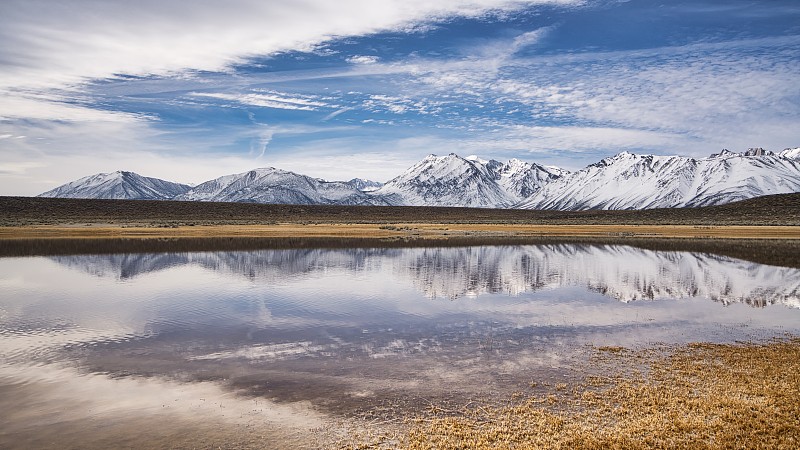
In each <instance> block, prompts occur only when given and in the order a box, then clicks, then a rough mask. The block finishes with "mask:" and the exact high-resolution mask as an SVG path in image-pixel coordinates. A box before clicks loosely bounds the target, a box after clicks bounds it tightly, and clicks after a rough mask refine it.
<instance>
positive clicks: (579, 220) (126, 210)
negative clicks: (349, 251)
mask: <svg viewBox="0 0 800 450" xmlns="http://www.w3.org/2000/svg"><path fill="white" fill-rule="evenodd" d="M0 212H1V213H0V226H24V225H45V224H52V225H55V224H70V223H113V224H138V225H146V226H147V225H171V224H175V225H177V224H186V225H190V224H195V225H220V224H269V223H285V222H290V223H507V224H511V223H520V224H575V225H589V224H598V225H601V224H609V225H616V224H619V225H792V226H796V225H800V193H796V194H782V195H771V196H765V197H759V198H754V199H750V200H745V201H741V202H735V203H730V204H727V205H721V206H711V207H703V208H674V209H651V210H641V211H632V210H626V211H529V210H513V209H478V208H439V207H416V206H402V207H379V206H329V205H262V204H251V203H212V202H176V201H162V200H94V199H63V198H38V197H0Z"/></svg>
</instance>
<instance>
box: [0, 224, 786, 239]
mask: <svg viewBox="0 0 800 450" xmlns="http://www.w3.org/2000/svg"><path fill="white" fill-rule="evenodd" d="M119 238H150V239H172V238H177V239H180V238H333V239H335V238H367V239H418V240H449V239H453V238H459V239H465V238H466V239H478V240H479V239H481V238H613V239H726V240H728V239H730V240H739V239H750V240H800V226H784V225H779V226H775V225H719V226H714V225H599V224H598V225H595V224H590V225H567V224H565V225H550V224H547V225H543V224H479V223H475V224H464V223H414V222H405V223H392V224H369V223H363V224H361V223H346V224H342V223H315V224H303V223H299V222H293V223H278V224H267V225H197V226H190V225H170V226H168V227H167V226H164V227H154V226H141V225H135V224H131V225H127V224H101V223H87V224H83V225H79V224H74V225H28V226H12V227H0V242H2V241H6V240H22V239H119Z"/></svg>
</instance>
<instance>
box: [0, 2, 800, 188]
mask: <svg viewBox="0 0 800 450" xmlns="http://www.w3.org/2000/svg"><path fill="white" fill-rule="evenodd" d="M799 77H800V3H799V2H797V1H783V2H782V1H762V2H753V1H703V0H699V1H661V2H659V1H649V0H642V1H628V2H625V1H613V0H598V1H592V0H585V1H582V0H575V1H570V0H563V1H558V0H549V1H543V0H540V1H521V0H451V1H437V2H430V1H422V0H405V1H402V0H401V1H393V0H370V1H367V0H342V1H337V2H330V1H327V0H304V1H302V2H300V1H291V2H289V1H268V2H265V1H261V0H259V1H256V0H234V1H226V2H215V1H210V0H200V1H193V2H164V1H162V0H158V1H156V0H142V1H139V2H123V1H101V0H72V1H70V2H63V1H50V0H39V1H36V0H26V1H17V0H4V1H3V2H2V3H0V195H35V194H38V193H40V192H43V191H45V190H48V189H50V188H52V187H54V186H56V185H58V184H61V183H64V182H67V181H70V180H73V179H76V178H79V177H81V176H85V175H89V174H92V173H96V172H101V171H103V172H108V171H113V170H121V169H124V170H133V171H135V172H138V173H140V174H142V175H145V176H154V177H159V178H164V179H168V180H173V181H180V182H188V183H198V182H202V181H205V180H207V179H210V178H214V177H217V176H221V175H224V174H229V173H235V172H241V171H245V170H249V169H252V168H255V167H265V166H274V167H279V168H283V169H288V170H293V171H296V172H300V173H304V174H307V175H312V176H316V177H321V178H326V179H349V178H352V177H356V176H358V177H364V178H371V179H375V180H378V181H386V180H388V179H389V178H391V177H392V176H394V175H397V174H399V173H400V172H402V171H403V170H404V169H405V168H407V167H408V166H410V165H411V164H413V163H414V162H416V161H418V160H419V159H421V158H423V157H424V156H425V155H427V154H430V153H434V154H447V153H450V152H455V153H458V154H461V155H463V156H466V155H470V154H477V155H480V156H482V157H484V158H494V159H499V160H506V159H509V158H513V157H515V158H520V159H523V160H526V161H534V162H539V163H542V164H551V165H558V166H562V167H565V168H568V169H578V168H581V167H583V166H585V165H586V164H589V163H592V162H595V161H597V160H599V159H600V158H603V157H606V156H610V155H613V154H616V153H619V152H620V151H623V150H627V151H632V152H641V153H656V154H678V155H685V156H694V157H703V156H707V155H708V154H710V153H712V152H717V151H719V150H720V149H722V148H729V149H731V150H735V151H741V150H744V149H746V148H748V147H754V146H761V147H765V148H768V149H771V150H781V149H783V148H786V147H796V146H799V145H800V82H798V79H799Z"/></svg>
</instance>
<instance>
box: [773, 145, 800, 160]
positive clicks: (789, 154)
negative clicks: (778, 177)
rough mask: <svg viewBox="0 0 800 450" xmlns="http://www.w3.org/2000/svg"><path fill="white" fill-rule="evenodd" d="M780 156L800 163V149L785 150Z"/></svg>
mask: <svg viewBox="0 0 800 450" xmlns="http://www.w3.org/2000/svg"><path fill="white" fill-rule="evenodd" d="M778 156H780V157H781V158H786V159H794V160H798V161H800V147H797V148H787V149H784V150H783V151H782V152H780V153H778Z"/></svg>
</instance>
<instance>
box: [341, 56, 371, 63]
mask: <svg viewBox="0 0 800 450" xmlns="http://www.w3.org/2000/svg"><path fill="white" fill-rule="evenodd" d="M378 59H379V58H378V57H377V56H368V55H356V56H351V57H350V58H347V62H349V63H350V64H375V63H377V62H378Z"/></svg>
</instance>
